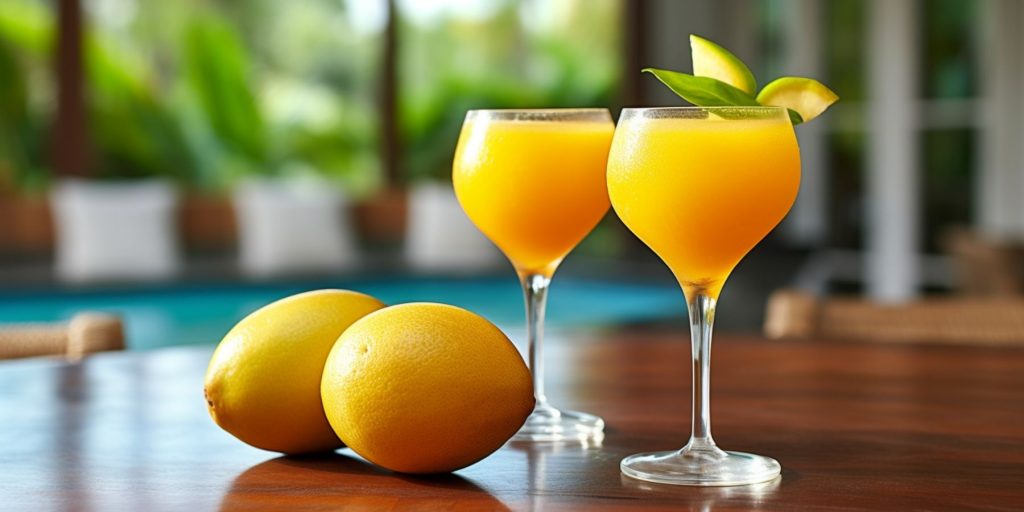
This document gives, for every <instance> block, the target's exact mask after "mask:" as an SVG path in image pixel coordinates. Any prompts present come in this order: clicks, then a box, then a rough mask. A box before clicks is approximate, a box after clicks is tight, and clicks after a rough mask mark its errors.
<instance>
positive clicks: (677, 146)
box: [608, 111, 800, 297]
mask: <svg viewBox="0 0 1024 512" xmlns="http://www.w3.org/2000/svg"><path fill="white" fill-rule="evenodd" d="M780 112H781V111H780ZM799 186H800V154H799V149H798V147H797V142H796V136H795V134H794V133H793V127H792V126H791V124H790V122H789V120H788V119H786V118H785V116H784V114H781V113H780V115H778V116H774V117H773V118H767V119H743V120H735V119H733V120H730V119H722V118H718V117H716V116H714V115H711V116H709V118H705V119H686V118H668V117H663V118H659V117H658V116H656V115H655V116H652V117H634V118H629V119H622V120H620V121H619V127H618V129H617V131H616V134H615V140H614V142H613V144H612V150H611V155H610V157H609V161H608V191H609V194H610V197H611V201H612V205H613V207H614V208H615V212H616V213H617V214H618V215H619V218H621V219H622V221H623V222H624V223H625V224H626V226H628V227H629V229H630V230H631V231H633V233H635V234H636V235H637V236H638V237H639V238H640V239H641V240H642V241H643V242H644V243H645V244H647V245H648V246H649V247H650V248H651V249H652V250H654V252H655V253H657V254H658V256H659V257H660V258H661V259H662V260H664V261H665V263H666V264H667V265H668V266H669V268H671V269H672V272H673V273H674V274H675V276H676V279H678V280H679V283H680V284H681V285H682V286H683V289H684V290H685V291H686V292H687V295H691V294H693V293H703V294H707V295H710V296H712V297H717V296H718V294H719V292H720V291H721V288H722V285H723V284H724V282H725V280H726V278H727V277H728V276H729V273H730V272H731V271H732V269H733V267H735V266H736V264H737V263H739V261H740V260H741V259H742V258H743V256H745V255H746V254H747V252H748V251H750V249H752V248H753V247H754V246H755V245H757V243H758V242H759V241H760V240H761V239H762V238H764V237H765V235H767V234H768V233H769V232H770V231H771V230H772V229H773V228H774V227H775V226H776V225H777V224H778V223H779V221H781V220H782V218H783V217H784V216H785V215H786V212H788V211H789V208H790V206H792V204H793V201H794V200H795V199H796V194H797V189H798V188H799Z"/></svg>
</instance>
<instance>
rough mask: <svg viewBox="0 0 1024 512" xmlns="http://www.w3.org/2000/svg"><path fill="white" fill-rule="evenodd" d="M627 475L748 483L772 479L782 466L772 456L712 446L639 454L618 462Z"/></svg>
mask: <svg viewBox="0 0 1024 512" xmlns="http://www.w3.org/2000/svg"><path fill="white" fill-rule="evenodd" d="M619 467H620V468H621V469H622V473H623V474H624V475H626V476H628V477H631V478H636V479H638V480H644V481H647V482H654V483H659V484H673V485H701V486H725V485H748V484H756V483H761V482H767V481H769V480H773V479H775V478H776V477H778V476H779V474H780V473H781V471H782V466H780V465H779V463H778V462H777V461H776V460H775V459H772V458H769V457H762V456H760V455H754V454H751V453H743V452H727V451H723V450H720V449H718V448H717V447H715V446H709V447H702V448H699V449H696V448H690V447H689V445H687V447H684V448H683V449H681V450H677V451H671V452H652V453H638V454H636V455H630V456H629V457H626V458H625V459H622V463H621V464H619Z"/></svg>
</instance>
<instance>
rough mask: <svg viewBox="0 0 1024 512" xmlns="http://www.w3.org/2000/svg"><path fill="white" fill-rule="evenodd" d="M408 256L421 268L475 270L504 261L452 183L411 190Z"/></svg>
mask: <svg viewBox="0 0 1024 512" xmlns="http://www.w3.org/2000/svg"><path fill="white" fill-rule="evenodd" d="M405 257H406V261H407V262H408V263H409V265H410V266H411V267H412V268H414V269H416V270H422V271H443V272H457V273H472V272H480V271H485V270H491V269H494V268H496V267H499V266H500V265H501V264H502V260H503V257H502V255H501V253H500V252H499V251H498V249H497V248H496V247H495V246H494V244H492V243H491V241H490V240H488V239H487V237H485V236H484V235H483V233H481V232H480V230H478V229H477V228H476V226H475V225H473V223H472V221H470V220H469V217H467V216H466V214H465V212H463V211H462V207H461V206H459V202H458V200H457V199H456V198H455V191H454V190H453V189H452V187H451V185H439V184H436V183H431V184H424V185H418V186H416V187H414V188H412V189H411V190H410V191H409V217H408V222H407V226H406V240H405Z"/></svg>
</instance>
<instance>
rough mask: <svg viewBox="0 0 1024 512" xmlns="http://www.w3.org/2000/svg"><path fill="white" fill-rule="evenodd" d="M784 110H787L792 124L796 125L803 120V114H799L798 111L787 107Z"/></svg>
mask: <svg viewBox="0 0 1024 512" xmlns="http://www.w3.org/2000/svg"><path fill="white" fill-rule="evenodd" d="M786 111H787V112H789V121H790V122H791V123H793V126H796V125H798V124H800V123H803V122H804V118H803V116H801V115H800V113H799V112H797V111H796V110H793V109H791V108H787V109H786Z"/></svg>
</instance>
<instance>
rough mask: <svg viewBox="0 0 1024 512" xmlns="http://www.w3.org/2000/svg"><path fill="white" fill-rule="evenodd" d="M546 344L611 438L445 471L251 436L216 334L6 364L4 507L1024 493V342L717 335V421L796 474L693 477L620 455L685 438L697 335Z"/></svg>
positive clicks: (920, 503) (755, 503) (0, 385)
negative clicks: (379, 463)
mask: <svg viewBox="0 0 1024 512" xmlns="http://www.w3.org/2000/svg"><path fill="white" fill-rule="evenodd" d="M549 345H551V349H550V350H549V353H548V356H549V361H550V363H549V364H548V368H549V369H550V370H549V371H550V373H551V375H550V379H549V380H550V385H549V390H550V393H549V395H550V396H551V397H552V399H553V401H554V402H555V403H556V404H557V405H563V406H568V407H571V408H578V409H580V410H585V411H588V412H593V413H597V414H600V415H602V416H604V418H605V419H606V421H607V424H608V431H607V435H606V437H605V438H604V440H603V442H602V443H601V444H600V445H595V446H580V445H532V446H531V445H526V446H516V445H507V446H505V447H504V448H502V449H501V450H500V451H498V452H496V453H495V454H493V455H491V456H490V457H488V458H487V459H485V460H483V461H482V462H480V463H478V464H475V465H473V466H470V467H469V468H466V469H464V470H462V471H459V472H457V473H455V474H453V475H444V476H433V477H413V476H405V475H398V474H393V473H390V472H388V471H384V470H381V469H378V468H375V467H373V466H371V465H369V464H368V463H366V462H364V461H362V460H361V459H360V458H358V457H357V456H355V455H354V454H353V453H351V451H349V450H341V451H339V452H338V453H336V454H330V455H324V456H320V457H313V458H283V457H279V456H277V455H275V454H273V453H269V452H264V451H260V450H257V449H255V448H251V447H249V446H246V445H244V444H242V443H241V442H239V441H237V440H235V439H234V438H232V437H231V436H230V435H228V434H226V433H224V432H222V431H221V430H220V429H218V428H217V427H216V426H215V425H214V423H213V422H212V421H211V420H210V418H209V417H208V416H207V413H206V409H205V404H204V402H203V395H202V377H203V372H204V370H205V367H206V363H207V360H208V358H209V356H210V352H211V350H212V347H193V348H174V349H164V350H157V351H151V352H127V353H116V354H104V355H97V356H94V357H92V358H90V359H88V360H86V361H85V362H83V363H80V364H67V363H62V362H59V361H55V360H47V359H38V360H23V361H11V362H0V510H64V509H66V510H97V511H110V510H115V511H116V510H138V511H144V512H151V511H158V510H186V511H189V512H197V511H204V510H225V511H227V510H338V509H344V510H381V509H384V510H405V509H409V508H412V509H417V510H535V509H536V510H540V509H558V510H563V509H565V510H588V511H589V510H611V509H623V510H637V509H665V510H669V509H672V510H679V509H683V510H687V509H688V510H751V509H754V510H757V509H764V510H857V509H870V510H1021V509H1024V349H1007V348H1002V349H994V348H971V347H944V346H886V345H877V344H867V343H865V344H857V343H824V342H821V343H812V342H777V341H767V340H763V339H758V338H743V337H730V336H725V335H722V336H719V339H718V340H717V341H716V342H715V348H714V356H713V366H712V382H713V384H712V411H713V418H714V422H713V426H714V433H715V437H716V439H717V440H718V442H719V444H720V445H722V446H723V447H725V448H727V449H735V450H742V451H750V452H754V453H760V454H765V455H770V456H772V457H775V458H776V459H778V460H779V461H780V462H781V463H782V466H783V471H782V478H781V479H780V480H777V481H775V482H772V483H769V484H763V485H759V486H746V487H727V488H688V487H674V486H667V485H656V484H646V483H643V482H639V481H636V480H632V479H629V478H626V477H623V476H621V475H620V473H619V468H618V464H619V460H620V459H622V457H624V456H626V455H628V454H631V453H634V452H638V451H646V450H658V449H671V448H678V447H679V446H681V445H682V444H683V443H684V442H685V441H686V437H687V435H688V433H689V407H690V405H689V402H690V397H689V394H690V391H689V390H690V384H689V379H690V377H689V344H688V343H687V342H686V340H685V339H684V338H683V337H682V333H677V334H673V335H668V334H650V333H647V334H643V333H636V332H634V333H621V332H620V333H611V334H603V335H592V336H582V335H576V336H573V337H571V338H569V339H565V338H561V339H556V340H552V342H551V343H550V344H549Z"/></svg>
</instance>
